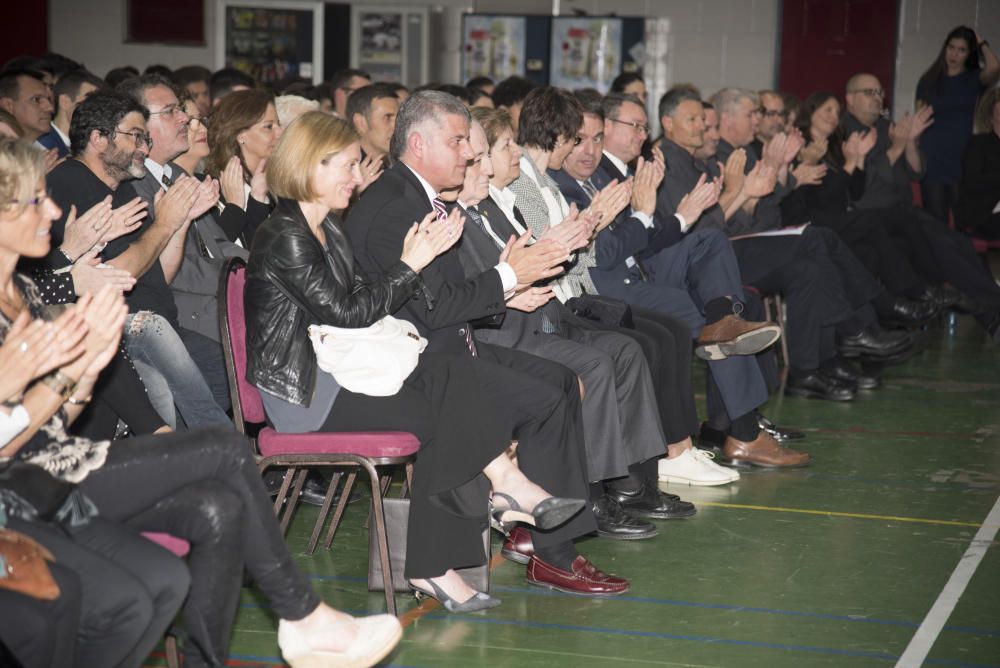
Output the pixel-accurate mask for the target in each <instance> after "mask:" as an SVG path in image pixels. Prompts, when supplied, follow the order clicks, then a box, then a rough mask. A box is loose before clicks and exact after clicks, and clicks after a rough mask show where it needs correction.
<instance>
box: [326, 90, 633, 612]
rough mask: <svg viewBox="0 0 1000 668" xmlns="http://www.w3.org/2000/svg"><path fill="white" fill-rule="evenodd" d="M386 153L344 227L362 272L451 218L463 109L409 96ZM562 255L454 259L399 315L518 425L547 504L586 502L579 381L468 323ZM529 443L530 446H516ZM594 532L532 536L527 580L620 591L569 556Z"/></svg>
mask: <svg viewBox="0 0 1000 668" xmlns="http://www.w3.org/2000/svg"><path fill="white" fill-rule="evenodd" d="M391 153H392V157H393V161H394V164H393V166H392V167H390V168H389V169H387V170H386V171H385V173H384V174H383V175H382V177H381V178H379V179H378V180H377V181H376V182H375V183H373V184H372V185H371V186H370V187H369V188H368V189H367V190H366V191H365V192H364V194H363V195H362V196H361V198H360V200H358V202H357V203H356V204H355V205H354V206H353V207H352V209H351V212H350V215H349V216H348V218H347V221H346V229H347V232H348V234H349V236H350V237H351V242H352V246H353V248H354V255H355V259H356V261H357V263H358V266H359V267H360V268H361V269H362V270H364V271H366V272H367V273H369V274H377V273H380V272H381V271H384V270H385V269H386V268H387V267H389V266H390V265H392V264H394V263H395V262H396V261H397V260H398V259H399V256H400V252H401V250H402V247H403V239H404V237H405V236H406V234H407V232H408V231H409V229H410V228H411V226H412V225H413V222H414V221H415V220H419V219H420V218H422V217H423V216H425V215H426V214H428V213H430V212H432V211H434V212H436V213H437V215H438V216H439V217H444V216H446V215H447V214H446V207H445V204H444V202H443V200H441V199H440V197H439V194H440V193H441V192H442V191H444V190H448V189H456V188H460V187H461V186H462V184H463V182H464V179H465V171H466V168H467V164H468V161H469V160H471V159H472V157H473V153H472V150H471V149H470V147H469V112H468V110H467V109H466V108H465V106H464V105H463V104H462V103H461V102H460V101H459V100H457V99H456V98H454V97H452V96H451V95H448V94H446V93H440V92H436V91H423V92H420V93H417V94H415V95H413V96H412V97H410V98H409V99H408V100H407V101H406V102H404V103H403V105H402V106H401V107H400V111H399V115H398V117H397V119H396V128H395V132H394V134H393V137H392V142H391ZM567 257H568V250H567V249H566V248H564V247H560V246H559V245H558V244H556V243H545V244H536V245H534V246H532V247H530V248H524V244H523V243H521V244H520V245H513V246H512V248H511V249H510V250H509V251H508V252H505V253H504V255H503V257H502V258H501V260H502V261H501V262H499V263H498V264H497V265H496V266H495V267H492V268H490V269H488V270H486V271H484V272H482V273H480V274H479V275H477V276H475V277H473V278H471V279H466V277H465V272H464V270H463V268H462V265H461V262H460V261H459V259H458V254H457V252H456V251H455V249H452V250H450V251H448V252H447V253H444V254H443V255H441V256H439V257H438V258H437V259H436V260H434V262H432V263H431V264H430V265H428V266H427V267H426V268H425V269H424V270H423V271H422V272H421V279H422V281H423V288H422V290H421V291H420V292H419V293H418V294H417V295H415V297H414V299H411V300H410V302H409V303H408V304H407V305H406V306H404V307H403V309H402V310H401V311H399V312H398V313H397V314H396V315H397V316H398V317H402V318H405V319H407V320H409V321H411V322H413V323H414V325H416V327H417V329H418V330H419V331H420V333H421V334H422V335H423V336H424V337H426V338H427V340H428V348H427V349H428V350H432V351H437V352H443V353H451V354H454V355H461V356H464V357H466V358H467V359H468V362H469V364H472V365H474V368H475V370H476V373H477V374H478V376H479V379H480V382H481V385H482V387H483V388H484V390H485V391H487V392H489V393H490V394H491V395H492V396H493V398H494V401H495V403H496V405H502V406H505V407H506V408H507V409H508V410H509V411H511V414H512V415H515V416H517V419H516V421H517V423H518V427H517V429H516V430H515V434H514V437H515V438H517V439H518V441H519V442H520V444H521V447H520V448H519V456H518V462H519V465H520V467H521V468H522V469H523V470H524V472H525V473H526V474H527V475H528V476H529V477H530V478H531V479H532V480H533V481H535V482H536V483H538V484H539V485H541V486H542V487H543V488H545V489H547V490H548V491H549V492H550V493H552V494H556V495H559V496H568V497H577V498H582V497H586V496H587V479H588V475H587V473H586V471H587V465H586V461H585V456H584V442H583V433H582V417H581V412H580V395H579V386H578V382H577V378H576V376H575V375H574V374H573V373H572V372H570V371H569V370H568V369H566V368H565V367H563V366H561V365H558V364H555V363H553V362H549V361H547V360H543V359H540V358H536V357H534V356H532V355H528V354H526V353H521V352H519V351H515V350H509V349H506V348H500V347H497V346H492V345H490V344H488V343H485V342H477V341H475V339H474V337H473V330H472V325H471V321H480V320H483V321H493V322H496V321H498V320H499V319H500V318H502V317H503V314H504V312H505V311H506V303H505V299H506V297H507V296H510V295H512V294H513V292H514V291H515V290H516V289H518V288H519V287H520V289H524V288H526V287H528V286H530V285H531V284H532V283H534V282H535V281H536V280H539V279H541V278H544V277H548V276H553V275H555V274H557V273H558V272H559V271H560V269H559V266H558V265H559V264H561V263H562V262H564V261H565V260H566V259H567ZM529 442H531V446H532V447H527V448H526V447H524V446H525V445H526V444H527V443H529ZM596 528H597V527H596V523H595V521H594V516H593V513H592V512H590V511H589V510H584V512H582V513H581V514H580V515H578V516H577V517H575V518H574V519H573V520H571V521H570V522H568V523H567V524H565V525H563V526H562V527H560V528H558V529H556V530H554V531H551V532H541V531H532V532H531V534H532V542H533V545H534V554H533V555H532V557H531V559H530V561H529V564H528V581H529V582H532V583H534V584H537V585H540V586H545V587H551V588H556V589H560V590H563V591H569V592H572V593H577V594H585V595H610V594H619V593H622V592H624V591H626V590H627V589H628V586H629V585H628V581H627V580H624V579H622V578H616V577H614V576H611V575H608V574H606V573H602V572H601V571H599V570H597V569H596V568H595V567H594V565H593V564H591V563H590V561H589V560H587V559H586V558H585V557H583V556H582V555H579V554H578V553H577V552H576V548H575V547H574V545H573V542H572V541H573V539H574V538H576V537H578V536H581V535H583V534H586V533H589V532H591V531H594V530H595V529H596Z"/></svg>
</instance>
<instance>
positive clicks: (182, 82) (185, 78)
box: [174, 65, 212, 88]
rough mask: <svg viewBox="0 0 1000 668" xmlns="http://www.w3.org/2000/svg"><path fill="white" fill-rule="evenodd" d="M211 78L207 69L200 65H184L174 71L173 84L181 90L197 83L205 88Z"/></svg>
mask: <svg viewBox="0 0 1000 668" xmlns="http://www.w3.org/2000/svg"><path fill="white" fill-rule="evenodd" d="M211 78H212V73H211V72H210V71H209V69H208V68H207V67H202V66H201V65H185V66H184V67H178V68H177V69H176V70H174V82H175V83H176V84H177V85H178V86H180V87H181V88H184V87H186V86H188V85H189V84H193V83H198V82H199V81H200V82H203V83H204V84H205V85H206V86H207V85H208V82H209V80H211Z"/></svg>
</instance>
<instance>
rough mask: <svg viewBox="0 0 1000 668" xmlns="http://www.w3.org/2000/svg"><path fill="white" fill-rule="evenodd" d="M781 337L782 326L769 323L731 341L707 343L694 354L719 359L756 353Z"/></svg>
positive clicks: (702, 357)
mask: <svg viewBox="0 0 1000 668" xmlns="http://www.w3.org/2000/svg"><path fill="white" fill-rule="evenodd" d="M780 338H781V328H780V327H778V326H777V325H769V326H767V327H761V328H760V329H755V330H753V331H752V332H744V333H743V334H740V335H739V336H737V337H736V338H735V339H732V340H730V341H716V342H715V343H706V344H704V345H701V346H698V347H697V348H695V349H694V354H695V355H697V356H698V357H700V358H701V359H703V360H708V361H718V360H724V359H726V358H728V357H732V356H734V355H756V354H757V353H759V352H760V351H762V350H764V349H765V348H767V347H768V346H770V345H773V344H774V342H775V341H777V340H778V339H780Z"/></svg>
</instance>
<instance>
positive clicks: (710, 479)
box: [656, 448, 739, 487]
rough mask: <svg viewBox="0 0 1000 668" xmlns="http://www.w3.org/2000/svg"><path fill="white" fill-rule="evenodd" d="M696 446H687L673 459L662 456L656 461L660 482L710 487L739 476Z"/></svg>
mask: <svg viewBox="0 0 1000 668" xmlns="http://www.w3.org/2000/svg"><path fill="white" fill-rule="evenodd" d="M702 455H703V453H702V452H701V451H700V450H698V449H696V448H688V449H687V450H685V451H684V452H682V453H681V454H680V455H678V456H677V457H674V458H673V459H666V458H663V459H661V460H660V461H659V462H657V464H656V466H657V473H658V474H659V478H660V480H661V481H662V482H674V483H681V484H684V485H699V486H705V487H711V486H714V485H726V484H728V483H731V482H733V481H734V480H736V479H738V478H739V474H738V473H737V474H736V477H735V478H734V477H733V475H732V474H733V473H735V472H730V471H728V470H726V469H724V468H722V467H721V466H719V465H717V464H716V463H715V462H713V461H711V459H709V458H708V456H702Z"/></svg>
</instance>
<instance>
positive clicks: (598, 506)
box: [591, 494, 659, 540]
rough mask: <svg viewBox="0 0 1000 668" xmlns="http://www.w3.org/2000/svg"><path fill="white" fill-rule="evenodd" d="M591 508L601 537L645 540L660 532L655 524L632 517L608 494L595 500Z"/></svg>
mask: <svg viewBox="0 0 1000 668" xmlns="http://www.w3.org/2000/svg"><path fill="white" fill-rule="evenodd" d="M591 509H592V510H593V511H594V519H596V520H597V535H598V536H600V537H601V538H611V539H612V540H643V539H644V538H652V537H653V536H655V535H657V534H658V533H659V531H658V530H657V528H656V525H655V524H653V523H652V522H646V521H644V520H641V519H638V518H636V517H632V516H631V515H629V514H628V513H626V512H625V510H624V509H623V508H622V506H621V504H620V503H618V502H617V501H615V500H614V499H612V498H611V497H610V496H608V495H607V494H605V495H603V496H601V498H599V499H597V500H596V501H594V503H593V504H592V505H591Z"/></svg>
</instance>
